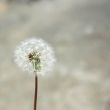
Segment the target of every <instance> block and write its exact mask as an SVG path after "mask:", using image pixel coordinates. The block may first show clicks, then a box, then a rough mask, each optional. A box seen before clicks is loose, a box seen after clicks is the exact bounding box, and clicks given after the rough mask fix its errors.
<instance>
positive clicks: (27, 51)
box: [15, 38, 55, 75]
mask: <svg viewBox="0 0 110 110" xmlns="http://www.w3.org/2000/svg"><path fill="white" fill-rule="evenodd" d="M15 62H16V64H17V65H18V66H19V67H21V68H22V69H23V70H24V71H28V72H29V73H33V72H36V74H42V75H44V74H45V73H48V72H49V71H51V70H52V69H53V66H54V62H55V56H54V52H53V49H52V48H51V47H50V46H49V44H47V43H46V42H45V41H44V40H42V39H36V38H32V39H28V40H26V41H24V42H21V45H19V46H18V47H17V48H16V50H15Z"/></svg>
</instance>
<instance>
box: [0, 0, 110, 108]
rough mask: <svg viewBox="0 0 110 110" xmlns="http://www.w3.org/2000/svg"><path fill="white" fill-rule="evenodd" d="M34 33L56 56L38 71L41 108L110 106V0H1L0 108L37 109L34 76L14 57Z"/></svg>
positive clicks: (39, 103) (39, 104)
mask: <svg viewBox="0 0 110 110" xmlns="http://www.w3.org/2000/svg"><path fill="white" fill-rule="evenodd" d="M10 1H12V2H10ZM7 2H8V3H7ZM31 36H41V37H42V38H43V39H45V40H47V41H48V42H49V43H50V44H51V45H52V46H53V48H54V49H55V53H56V57H57V63H56V67H55V70H54V72H53V73H52V75H49V76H44V77H41V76H39V94H38V110H110V0H38V1H34V2H30V0H24V1H23V0H0V110H32V109H33V95H34V76H30V75H27V73H24V72H22V71H21V70H19V68H17V66H16V65H15V64H14V61H13V52H14V49H15V47H16V45H17V44H19V42H20V41H22V40H24V39H26V38H29V37H31Z"/></svg>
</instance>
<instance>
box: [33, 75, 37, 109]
mask: <svg viewBox="0 0 110 110" xmlns="http://www.w3.org/2000/svg"><path fill="white" fill-rule="evenodd" d="M37 92H38V77H37V75H35V93H34V110H36V108H37Z"/></svg>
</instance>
